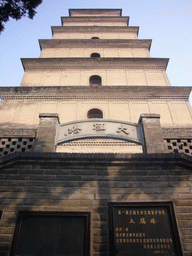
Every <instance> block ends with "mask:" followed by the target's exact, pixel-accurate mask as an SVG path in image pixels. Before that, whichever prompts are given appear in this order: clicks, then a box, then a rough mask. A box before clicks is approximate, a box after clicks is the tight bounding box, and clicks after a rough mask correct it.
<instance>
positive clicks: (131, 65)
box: [21, 58, 169, 71]
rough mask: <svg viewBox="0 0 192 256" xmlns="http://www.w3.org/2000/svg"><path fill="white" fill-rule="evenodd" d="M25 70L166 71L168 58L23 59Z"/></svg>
mask: <svg viewBox="0 0 192 256" xmlns="http://www.w3.org/2000/svg"><path fill="white" fill-rule="evenodd" d="M21 61H22V64H23V67H24V70H25V71H27V70H47V69H56V70H63V69H144V70H146V69H152V70H155V69H160V70H166V68H167V64H168V61H169V59H166V58H95V59H93V58H23V59H21Z"/></svg>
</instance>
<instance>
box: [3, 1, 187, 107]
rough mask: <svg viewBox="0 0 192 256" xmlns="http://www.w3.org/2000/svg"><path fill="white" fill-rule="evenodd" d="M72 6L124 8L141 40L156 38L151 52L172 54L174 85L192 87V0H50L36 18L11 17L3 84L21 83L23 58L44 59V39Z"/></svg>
mask: <svg viewBox="0 0 192 256" xmlns="http://www.w3.org/2000/svg"><path fill="white" fill-rule="evenodd" d="M70 8H71V9H72V8H121V9H122V10H123V12H122V14H123V16H129V17H130V22H129V25H130V26H139V27H140V29H139V39H152V40H153V41H152V47H151V57H160V58H170V60H169V64H168V68H167V75H168V78H169V81H170V83H171V85H172V86H192V1H191V0H146V1H145V0H135V1H133V0H129V1H124V0H118V1H117V0H97V1H85V0H79V1H77V0H66V1H62V0H54V1H53V0H44V1H43V3H42V4H41V5H40V6H39V7H38V8H37V14H36V16H35V17H34V19H33V20H30V19H28V18H22V19H21V20H19V21H15V20H10V21H9V22H7V23H6V25H5V30H4V32H2V33H1V35H0V86H19V85H20V83H21V79H22V77H23V74H24V71H23V67H22V64H21V61H20V58H38V57H39V54H40V48H39V43H38V39H51V37H52V34H51V26H60V25H61V20H60V17H61V16H68V9H70ZM190 102H191V104H192V96H191V97H190Z"/></svg>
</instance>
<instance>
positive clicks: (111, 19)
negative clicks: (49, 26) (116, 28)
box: [61, 16, 129, 26]
mask: <svg viewBox="0 0 192 256" xmlns="http://www.w3.org/2000/svg"><path fill="white" fill-rule="evenodd" d="M71 22H77V23H78V22H85V23H87V22H98V23H102V22H114V23H118V22H125V23H126V25H128V24H129V17H126V16H124V17H110V16H107V17H104V16H89V17H61V23H62V26H63V25H64V24H67V23H71Z"/></svg>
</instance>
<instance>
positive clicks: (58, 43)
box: [39, 39, 152, 50]
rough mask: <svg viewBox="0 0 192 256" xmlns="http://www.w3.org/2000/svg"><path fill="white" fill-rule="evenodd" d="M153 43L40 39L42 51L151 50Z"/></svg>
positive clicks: (114, 40)
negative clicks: (79, 49) (52, 49)
mask: <svg viewBox="0 0 192 256" xmlns="http://www.w3.org/2000/svg"><path fill="white" fill-rule="evenodd" d="M151 41H152V40H147V39H142V40H141V39H131V40H130V39H122V40H119V39H102V40H92V39H86V40H85V39H40V40H39V44H40V48H41V49H46V48H86V47H91V48H94V47H95V48H102V47H104V48H114V47H115V48H127V47H128V48H146V49H148V50H150V47H151Z"/></svg>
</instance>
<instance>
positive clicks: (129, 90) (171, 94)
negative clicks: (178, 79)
mask: <svg viewBox="0 0 192 256" xmlns="http://www.w3.org/2000/svg"><path fill="white" fill-rule="evenodd" d="M191 89H192V87H177V86H176V87H173V86H166V87H165V86H101V87H91V86H49V87H47V86H42V87H0V94H1V99H2V102H3V101H4V100H5V101H6V100H26V99H27V100H57V101H58V100H82V99H83V100H107V99H112V100H113V99H114V100H121V101H126V100H164V101H165V100H168V101H169V100H184V101H188V98H189V94H190V92H191Z"/></svg>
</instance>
